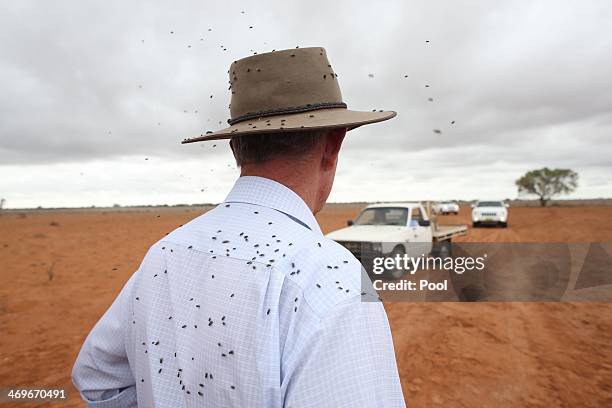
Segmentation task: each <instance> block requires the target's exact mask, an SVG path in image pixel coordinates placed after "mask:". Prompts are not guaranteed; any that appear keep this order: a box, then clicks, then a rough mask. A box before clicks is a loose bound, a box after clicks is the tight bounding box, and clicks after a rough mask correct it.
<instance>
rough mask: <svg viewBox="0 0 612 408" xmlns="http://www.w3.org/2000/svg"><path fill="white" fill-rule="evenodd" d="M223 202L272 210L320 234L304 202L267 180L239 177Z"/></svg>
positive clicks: (284, 187)
mask: <svg viewBox="0 0 612 408" xmlns="http://www.w3.org/2000/svg"><path fill="white" fill-rule="evenodd" d="M224 202H226V203H231V202H234V203H249V204H255V205H260V206H263V207H268V208H272V209H274V210H277V211H280V212H282V213H284V214H286V215H288V216H289V217H290V218H293V219H295V220H297V221H298V222H299V223H302V224H304V225H305V226H307V227H308V228H310V229H311V230H312V231H315V232H318V233H320V234H322V232H321V228H320V227H319V224H318V223H317V220H316V218H315V217H314V215H313V214H312V212H311V211H310V208H308V206H307V205H306V203H305V202H304V200H302V198H301V197H300V196H299V195H297V194H296V193H295V192H294V191H293V190H291V189H290V188H288V187H286V186H284V185H282V184H281V183H278V182H276V181H274V180H270V179H268V178H264V177H257V176H242V177H239V178H238V180H236V183H235V184H234V187H233V188H232V191H230V193H229V194H228V195H227V197H226V198H225V201H224Z"/></svg>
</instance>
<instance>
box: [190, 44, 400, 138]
mask: <svg viewBox="0 0 612 408" xmlns="http://www.w3.org/2000/svg"><path fill="white" fill-rule="evenodd" d="M228 72H229V78H230V80H229V83H230V90H231V92H232V94H231V103H230V115H231V118H230V119H229V120H228V121H227V122H228V124H229V125H230V126H229V127H226V128H224V129H221V130H217V131H214V132H213V131H207V132H206V134H202V135H200V136H197V137H193V138H189V139H185V140H183V143H192V142H199V141H206V140H217V139H229V138H231V137H234V136H241V135H247V134H257V133H284V132H296V131H309V130H319V129H333V128H347V129H349V130H351V129H355V128H356V127H359V126H362V125H367V124H370V123H376V122H382V121H384V120H387V119H391V118H392V117H394V116H395V115H396V113H395V112H394V111H385V110H376V109H375V110H372V111H367V112H364V111H354V110H349V109H348V108H347V105H346V104H345V103H344V102H343V101H342V94H341V92H340V86H339V85H338V75H337V74H336V73H335V72H334V70H333V69H332V67H331V64H330V63H329V61H328V59H327V53H326V52H325V49H323V48H320V47H313V48H296V49H289V50H283V51H273V52H269V53H265V54H256V55H252V56H250V57H247V58H243V59H241V60H238V61H234V62H233V63H232V65H231V66H230V69H229V71H228Z"/></svg>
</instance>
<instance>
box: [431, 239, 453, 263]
mask: <svg viewBox="0 0 612 408" xmlns="http://www.w3.org/2000/svg"><path fill="white" fill-rule="evenodd" d="M431 254H432V255H433V256H436V257H439V258H442V259H446V258H450V257H451V256H452V255H453V253H452V244H451V242H450V240H445V241H438V242H436V243H435V244H434V246H433V248H432V249H431Z"/></svg>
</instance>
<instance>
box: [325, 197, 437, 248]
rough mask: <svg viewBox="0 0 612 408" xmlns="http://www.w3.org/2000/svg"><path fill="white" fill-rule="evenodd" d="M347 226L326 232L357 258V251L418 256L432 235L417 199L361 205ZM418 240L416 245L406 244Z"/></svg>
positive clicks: (427, 246) (429, 241)
mask: <svg viewBox="0 0 612 408" xmlns="http://www.w3.org/2000/svg"><path fill="white" fill-rule="evenodd" d="M347 224H348V227H347V228H343V229H340V230H337V231H334V232H331V233H329V234H327V237H328V238H331V239H333V240H334V241H336V242H338V243H339V244H341V245H343V246H345V247H346V248H347V249H348V250H349V251H351V252H352V253H353V254H354V255H355V256H357V258H358V259H359V258H361V255H362V254H361V252H362V251H367V252H375V253H378V254H382V255H395V254H404V253H406V254H408V255H412V256H419V255H421V254H423V253H424V254H428V253H429V252H430V251H431V246H432V241H433V235H432V229H431V225H430V222H429V218H428V216H427V213H426V212H425V209H424V208H423V206H422V205H421V204H420V203H397V204H396V203H389V204H373V205H369V206H367V207H366V208H364V209H363V210H362V211H361V213H360V214H359V215H358V216H357V218H356V219H355V220H354V221H351V220H349V221H348V223H347ZM407 243H419V245H406V244H407Z"/></svg>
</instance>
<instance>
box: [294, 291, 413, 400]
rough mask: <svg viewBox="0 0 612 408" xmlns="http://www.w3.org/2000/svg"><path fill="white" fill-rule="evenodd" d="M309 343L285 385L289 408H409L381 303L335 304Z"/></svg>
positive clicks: (349, 302)
mask: <svg viewBox="0 0 612 408" xmlns="http://www.w3.org/2000/svg"><path fill="white" fill-rule="evenodd" d="M309 342H310V343H311V344H310V345H309V347H307V348H305V349H304V353H303V354H302V355H300V356H299V357H298V358H297V361H296V363H295V365H294V367H296V368H295V371H294V373H293V375H292V376H291V378H290V380H289V381H290V382H289V384H287V386H286V392H285V397H284V406H285V407H364V408H369V407H405V402H404V396H403V394H402V388H401V384H400V380H399V375H398V372H397V365H396V362H395V352H394V349H393V342H392V338H391V331H390V329H389V323H388V321H387V315H386V313H385V309H384V307H383V305H382V303H381V302H362V301H361V299H359V298H352V299H350V300H349V301H346V302H344V303H343V304H340V305H337V306H336V307H335V308H334V309H333V311H332V313H331V314H330V315H328V316H327V317H326V318H325V319H324V320H322V321H321V324H320V327H319V330H318V331H317V332H316V333H315V334H314V335H313V336H312V338H311V340H310V341H309ZM306 350H308V351H306Z"/></svg>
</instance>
